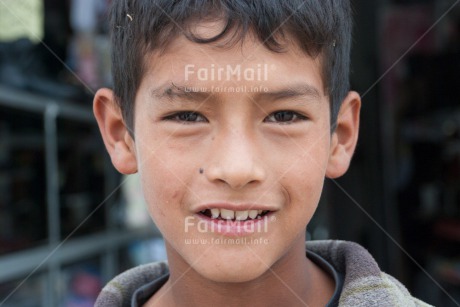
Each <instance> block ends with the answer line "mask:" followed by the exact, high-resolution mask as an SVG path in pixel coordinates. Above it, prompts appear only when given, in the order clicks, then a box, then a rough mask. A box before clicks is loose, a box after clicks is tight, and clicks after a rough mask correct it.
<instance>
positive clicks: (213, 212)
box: [211, 209, 220, 219]
mask: <svg viewBox="0 0 460 307" xmlns="http://www.w3.org/2000/svg"><path fill="white" fill-rule="evenodd" d="M219 215H220V210H219V209H211V216H212V218H213V219H216V218H218V217H219Z"/></svg>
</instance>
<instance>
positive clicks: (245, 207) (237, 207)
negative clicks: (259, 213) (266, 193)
mask: <svg viewBox="0 0 460 307" xmlns="http://www.w3.org/2000/svg"><path fill="white" fill-rule="evenodd" d="M206 209H227V210H232V211H249V210H263V211H277V208H275V207H274V206H269V205H262V204H256V203H241V204H234V203H208V204H202V205H199V206H197V207H196V208H195V210H194V211H195V212H197V213H198V212H201V211H203V210H206Z"/></svg>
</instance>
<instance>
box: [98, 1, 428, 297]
mask: <svg viewBox="0 0 460 307" xmlns="http://www.w3.org/2000/svg"><path fill="white" fill-rule="evenodd" d="M111 27H112V31H113V33H112V44H113V51H112V52H113V54H112V64H113V76H114V90H113V92H112V91H111V90H108V89H101V90H99V91H98V93H97V94H96V97H95V99H94V112H95V115H96V118H97V121H98V124H99V128H100V130H101V133H102V136H103V139H104V142H105V145H106V147H107V149H108V151H109V154H110V156H111V159H112V162H113V164H114V166H115V167H116V168H117V170H118V171H120V172H121V173H123V174H132V173H136V172H139V174H140V177H141V182H142V187H143V192H144V196H145V199H146V201H147V204H148V210H149V213H150V215H151V217H152V219H153V220H154V222H155V223H156V225H157V226H158V228H159V229H160V231H161V233H162V234H163V236H164V239H165V244H166V250H167V254H168V264H166V263H156V264H148V265H144V266H140V267H137V268H134V269H132V270H130V271H128V272H125V273H123V274H121V275H120V276H118V277H117V278H115V279H114V280H113V281H111V282H110V283H109V284H108V285H107V286H106V287H105V289H104V290H103V291H102V293H101V294H100V296H99V298H98V301H97V303H96V305H97V306H218V305H222V306H281V305H285V306H325V305H328V306H336V305H338V304H339V303H340V304H341V305H343V306H350V305H356V304H358V305H363V306H364V305H365V306H425V304H424V303H422V302H420V301H419V300H417V299H415V298H412V297H411V296H410V294H409V293H408V292H407V290H406V289H405V288H404V287H403V286H402V285H401V284H400V283H398V282H397V281H396V280H394V279H393V278H391V277H390V276H388V275H385V274H384V273H382V272H380V270H379V269H378V266H377V264H376V263H375V261H374V260H373V259H372V257H371V256H370V255H369V254H368V253H367V252H366V251H365V250H364V249H363V248H361V247H359V246H357V245H356V244H353V243H347V242H337V241H327V242H308V243H307V244H306V248H305V239H306V238H305V230H306V226H307V224H308V222H309V221H310V219H311V217H312V215H313V213H314V211H315V209H316V206H317V204H318V201H319V198H320V194H321V190H322V187H323V181H324V178H325V177H329V178H336V177H339V176H341V175H342V174H344V173H345V171H346V170H347V168H348V165H349V162H350V159H351V156H352V154H353V151H354V149H355V145H356V141H357V135H358V126H359V110H360V105H361V101H360V97H359V95H358V94H357V93H355V92H349V91H348V69H349V68H348V66H349V52H350V40H351V38H350V37H351V17H350V7H349V3H348V1H345V0H328V1H324V0H308V1H268V0H267V1H243V0H234V1H224V0H221V1H205V0H201V1H197V0H195V1H187V0H184V1H159V0H157V1H152V0H136V1H128V0H116V1H114V3H113V8H112V11H111Z"/></svg>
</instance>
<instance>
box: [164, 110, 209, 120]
mask: <svg viewBox="0 0 460 307" xmlns="http://www.w3.org/2000/svg"><path fill="white" fill-rule="evenodd" d="M164 119H165V120H172V121H177V122H187V123H193V122H207V120H206V118H204V116H203V115H201V114H200V113H197V112H193V111H183V112H177V113H174V114H171V115H168V116H166V117H165V118H164Z"/></svg>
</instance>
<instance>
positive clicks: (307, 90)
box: [151, 83, 321, 102]
mask: <svg viewBox="0 0 460 307" xmlns="http://www.w3.org/2000/svg"><path fill="white" fill-rule="evenodd" d="M212 95H213V93H212V92H208V91H207V90H206V88H205V87H203V88H200V87H199V86H191V85H176V84H174V83H171V84H169V85H167V86H161V87H159V88H155V89H153V90H151V96H152V97H154V98H157V99H165V98H166V99H168V100H169V101H175V100H176V98H179V99H186V100H187V101H192V102H203V101H204V100H206V99H208V98H210V97H211V96H212ZM303 97H305V98H309V100H315V101H319V100H320V99H321V94H320V91H319V90H318V89H317V88H316V87H315V86H313V85H310V84H308V83H300V84H295V85H291V86H288V87H286V88H280V89H276V90H274V91H268V92H260V93H256V94H255V96H254V100H255V101H279V100H286V99H290V98H291V99H292V98H303Z"/></svg>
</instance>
